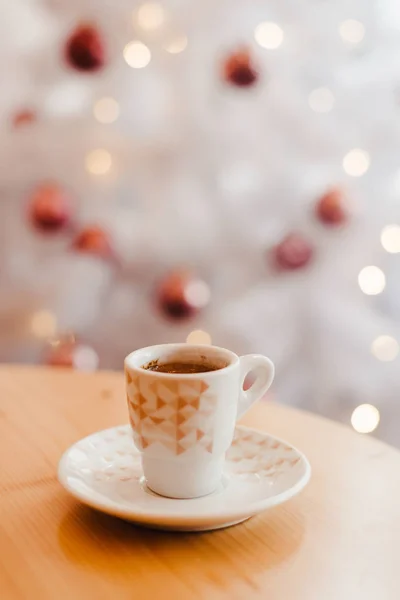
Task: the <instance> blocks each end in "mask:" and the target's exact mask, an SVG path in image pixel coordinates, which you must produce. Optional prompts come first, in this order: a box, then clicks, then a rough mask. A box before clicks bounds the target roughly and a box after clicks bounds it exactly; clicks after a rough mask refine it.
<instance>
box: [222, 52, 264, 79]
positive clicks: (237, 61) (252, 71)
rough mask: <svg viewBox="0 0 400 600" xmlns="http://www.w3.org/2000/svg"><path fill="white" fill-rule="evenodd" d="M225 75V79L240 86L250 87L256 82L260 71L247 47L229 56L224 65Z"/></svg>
mask: <svg viewBox="0 0 400 600" xmlns="http://www.w3.org/2000/svg"><path fill="white" fill-rule="evenodd" d="M223 77H224V79H225V81H227V82H228V83H231V84H232V85H236V86H238V87H248V86H251V85H253V84H254V83H256V81H257V79H258V71H257V69H256V68H255V66H254V64H253V60H252V58H251V55H250V52H249V51H248V50H247V49H242V50H239V51H237V52H235V53H234V54H231V55H230V56H229V57H228V58H227V60H226V61H225V64H224V67H223Z"/></svg>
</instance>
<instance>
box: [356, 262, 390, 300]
mask: <svg viewBox="0 0 400 600" xmlns="http://www.w3.org/2000/svg"><path fill="white" fill-rule="evenodd" d="M358 284H359V286H360V288H361V291H363V292H364V294H367V295H368V296H375V295H376V294H380V293H381V292H383V290H384V289H385V285H386V277H385V273H384V272H383V271H382V270H381V269H380V268H379V267H375V266H372V265H371V266H368V267H364V268H363V269H361V271H360V273H359V274H358Z"/></svg>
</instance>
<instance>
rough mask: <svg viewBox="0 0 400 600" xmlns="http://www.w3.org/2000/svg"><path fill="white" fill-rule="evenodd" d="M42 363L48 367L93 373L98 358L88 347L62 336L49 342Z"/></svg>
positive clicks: (70, 337) (71, 337)
mask: <svg viewBox="0 0 400 600" xmlns="http://www.w3.org/2000/svg"><path fill="white" fill-rule="evenodd" d="M44 362H45V364H46V365H48V366H50V367H65V368H69V369H77V370H79V371H94V370H95V369H96V368H97V367H98V364H99V357H98V355H97V353H96V351H95V350H93V348H91V347H90V346H85V345H83V344H79V343H77V342H76V340H75V337H74V336H73V335H64V336H60V337H59V338H57V339H54V340H52V341H51V342H50V344H49V347H48V349H47V351H46V352H45V356H44Z"/></svg>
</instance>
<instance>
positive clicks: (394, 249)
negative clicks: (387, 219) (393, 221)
mask: <svg viewBox="0 0 400 600" xmlns="http://www.w3.org/2000/svg"><path fill="white" fill-rule="evenodd" d="M381 244H382V246H383V247H384V249H385V250H386V251H387V252H390V253H391V254H397V253H398V252H400V225H387V226H386V227H384V228H383V229H382V233H381Z"/></svg>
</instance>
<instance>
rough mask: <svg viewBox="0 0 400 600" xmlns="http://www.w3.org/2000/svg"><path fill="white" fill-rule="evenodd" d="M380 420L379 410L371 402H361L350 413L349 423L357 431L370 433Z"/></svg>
mask: <svg viewBox="0 0 400 600" xmlns="http://www.w3.org/2000/svg"><path fill="white" fill-rule="evenodd" d="M379 421H380V414H379V410H378V409H377V408H376V407H375V406H373V405H372V404H361V405H360V406H357V408H356V409H355V410H354V411H353V414H352V415H351V424H352V426H353V427H354V429H355V430H356V431H358V432H359V433H371V431H374V430H375V429H376V428H377V427H378V425H379Z"/></svg>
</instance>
